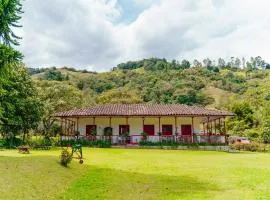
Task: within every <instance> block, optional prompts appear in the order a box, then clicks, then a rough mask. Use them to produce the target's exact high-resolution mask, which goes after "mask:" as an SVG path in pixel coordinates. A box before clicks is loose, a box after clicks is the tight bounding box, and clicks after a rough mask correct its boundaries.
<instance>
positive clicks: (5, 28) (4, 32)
mask: <svg viewBox="0 0 270 200" xmlns="http://www.w3.org/2000/svg"><path fill="white" fill-rule="evenodd" d="M22 13H23V11H22V4H21V3H20V0H0V43H2V44H5V45H7V46H10V45H11V44H13V45H19V42H18V39H21V38H20V37H19V36H17V35H16V34H15V33H14V32H13V30H12V28H18V27H21V25H19V20H20V19H21V14H22Z"/></svg>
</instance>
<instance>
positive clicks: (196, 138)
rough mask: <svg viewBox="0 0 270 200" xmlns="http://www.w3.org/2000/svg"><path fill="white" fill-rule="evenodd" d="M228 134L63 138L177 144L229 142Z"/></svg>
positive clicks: (123, 143) (129, 143) (122, 142)
mask: <svg viewBox="0 0 270 200" xmlns="http://www.w3.org/2000/svg"><path fill="white" fill-rule="evenodd" d="M227 138H228V137H227V135H225V134H217V135H205V134H196V135H193V136H189V135H169V136H168V135H161V136H159V135H152V136H146V138H145V137H144V136H141V135H131V136H119V135H112V136H99V135H97V136H91V135H89V136H62V137H61V139H62V140H77V139H80V140H87V141H98V140H99V141H110V142H111V144H112V145H138V144H140V142H142V141H143V142H151V143H169V142H172V143H175V144H192V143H195V144H227V142H228V140H227Z"/></svg>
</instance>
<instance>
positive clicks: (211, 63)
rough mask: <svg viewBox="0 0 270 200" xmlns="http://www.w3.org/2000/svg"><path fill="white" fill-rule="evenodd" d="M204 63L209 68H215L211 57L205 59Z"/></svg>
mask: <svg viewBox="0 0 270 200" xmlns="http://www.w3.org/2000/svg"><path fill="white" fill-rule="evenodd" d="M203 64H204V66H205V67H206V68H207V69H208V70H213V62H212V60H210V59H209V58H206V59H204V60H203Z"/></svg>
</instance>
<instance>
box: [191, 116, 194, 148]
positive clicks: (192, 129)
mask: <svg viewBox="0 0 270 200" xmlns="http://www.w3.org/2000/svg"><path fill="white" fill-rule="evenodd" d="M191 124H192V127H191V142H192V143H193V142H194V138H193V137H194V117H191Z"/></svg>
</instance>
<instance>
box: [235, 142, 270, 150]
mask: <svg viewBox="0 0 270 200" xmlns="http://www.w3.org/2000/svg"><path fill="white" fill-rule="evenodd" d="M230 148H232V149H235V150H238V151H252V152H270V145H269V144H262V143H257V142H252V143H249V144H243V143H234V144H231V145H230Z"/></svg>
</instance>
